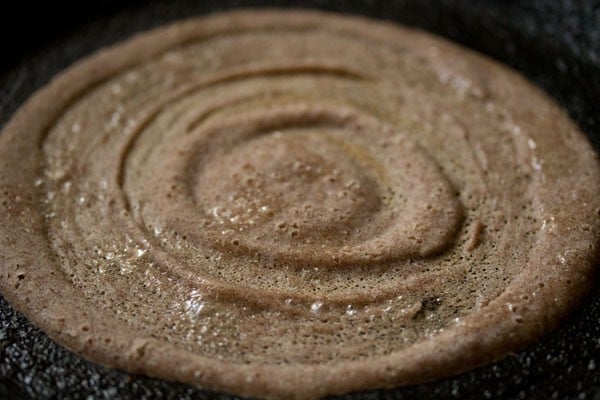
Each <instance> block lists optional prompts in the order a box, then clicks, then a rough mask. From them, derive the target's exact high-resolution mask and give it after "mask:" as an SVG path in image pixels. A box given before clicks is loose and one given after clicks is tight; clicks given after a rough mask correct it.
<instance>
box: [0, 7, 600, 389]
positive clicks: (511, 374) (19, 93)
mask: <svg viewBox="0 0 600 400" xmlns="http://www.w3.org/2000/svg"><path fill="white" fill-rule="evenodd" d="M115 3H116V2H115ZM104 4H106V5H107V6H106V7H105V8H104V9H102V10H98V12H96V13H95V14H94V12H90V11H89V10H84V8H83V7H80V8H81V9H79V10H78V9H77V7H75V8H69V9H67V8H64V9H63V11H64V12H65V13H66V11H65V10H68V13H67V14H68V15H67V14H61V13H60V12H58V13H57V11H56V10H53V11H52V12H53V13H57V15H58V16H57V18H56V21H57V22H61V19H62V20H64V21H65V22H66V21H71V18H78V16H79V17H80V18H81V20H82V21H88V22H82V23H79V24H77V23H72V22H71V23H70V24H71V25H69V24H63V26H62V28H54V31H52V29H51V25H48V26H46V25H44V24H43V23H42V24H41V26H40V27H39V28H46V29H50V32H49V33H48V35H47V37H48V38H50V40H47V41H46V42H43V41H40V42H39V43H37V44H36V43H33V44H32V42H31V41H29V42H28V41H26V40H25V41H24V46H23V47H22V48H21V49H13V50H9V51H8V54H9V56H10V57H12V58H10V59H11V60H14V62H9V63H8V66H7V67H6V70H5V73H4V74H3V75H2V76H1V77H0V90H1V92H0V110H1V111H0V124H2V125H3V124H4V123H6V121H7V119H8V118H9V117H10V115H11V114H12V113H13V112H14V111H15V110H16V109H17V107H18V106H19V105H20V104H21V103H22V102H23V101H24V100H25V99H26V98H27V97H28V96H29V95H30V94H31V93H32V92H33V91H34V90H35V89H37V88H38V87H39V86H40V85H42V84H43V83H45V82H46V81H47V80H48V79H49V78H50V77H52V76H53V75H54V74H56V73H57V72H59V71H60V70H62V69H63V68H65V67H66V66H68V65H69V64H70V63H72V62H73V61H74V60H77V59H79V58H81V57H83V56H85V55H87V54H89V53H90V52H92V51H94V50H96V49H98V48H100V47H102V46H105V45H108V44H111V43H114V42H116V41H118V40H121V39H123V38H126V37H128V36H129V35H130V34H132V33H134V32H138V31H142V30H145V29H148V28H151V27H154V26H157V25H160V24H163V23H166V22H169V21H172V20H175V19H178V18H182V17H186V16H191V15H199V14H206V13H209V12H213V11H220V10H224V9H228V8H231V7H237V6H263V5H270V6H290V5H291V6H296V7H305V6H311V7H318V8H321V9H327V10H335V11H341V12H349V13H355V14H362V15H368V16H373V17H376V18H385V19H391V20H394V21H397V22H401V23H405V24H409V25H413V26H418V27H421V28H424V29H427V30H430V31H433V32H436V33H438V34H441V35H444V36H446V37H449V38H451V39H453V40H455V41H457V42H460V43H463V44H465V45H466V46H469V47H472V48H475V49H477V50H479V51H481V52H483V53H486V54H488V55H491V56H492V57H495V58H497V59H499V60H500V61H503V62H505V63H507V64H509V65H511V66H513V67H515V68H517V69H519V70H521V71H522V72H524V73H525V74H526V75H527V76H529V77H530V78H531V79H532V80H533V81H535V82H537V83H538V84H539V85H540V86H542V87H543V88H544V89H546V90H547V91H548V92H549V93H550V94H551V95H553V96H554V97H555V98H556V99H557V100H558V101H559V102H560V103H561V104H562V105H563V106H564V107H565V108H566V109H567V110H568V111H569V113H570V114H571V116H572V117H573V118H574V119H575V121H576V122H578V123H579V124H580V126H581V128H582V129H583V130H584V132H585V133H586V134H587V135H588V136H589V137H590V139H591V140H592V142H593V143H594V145H595V146H596V149H598V148H599V142H600V114H598V113H597V112H595V109H594V106H595V102H594V101H593V100H594V99H595V98H597V97H598V96H599V95H600V74H599V72H600V28H599V26H600V8H599V7H598V4H594V3H593V2H589V3H587V4H588V5H587V6H581V5H578V4H577V3H575V2H573V3H570V2H534V1H520V2H519V1H515V2H510V3H506V4H503V5H501V4H500V3H499V2H488V1H483V2H479V3H478V5H477V6H472V5H471V4H468V2H466V1H465V2H463V1H444V2H433V1H421V2H409V1H394V2H383V1H382V2H377V1H369V2H349V1H348V2H346V1H321V2H318V1H315V2H308V1H302V2H301V1H296V2H290V1H288V2H264V1H263V2H260V1H255V2H234V1H222V2H204V3H202V4H193V3H192V2H187V1H174V2H166V1H165V2H152V3H148V4H144V5H140V4H137V5H136V4H133V5H132V6H130V7H129V8H128V9H126V10H118V8H119V6H117V5H116V4H112V3H111V2H105V3H104ZM57 7H58V10H59V11H60V7H59V6H57ZM120 7H122V5H121V6H120ZM38 12H39V11H38ZM71 14H72V15H71ZM18 15H19V14H16V15H15V17H17V16H18ZM40 15H41V14H40ZM38 16H39V15H38ZM89 21H91V22H89ZM23 25H24V26H25V27H27V28H30V29H34V28H35V24H29V25H28V23H27V20H26V21H25V23H24V24H23ZM58 25H61V24H56V26H58ZM52 26H53V25H52ZM6 29H7V30H8V33H13V34H14V33H16V32H13V31H11V30H10V29H11V28H10V27H9V28H6ZM40 30H44V29H40ZM44 31H45V30H44ZM37 34H38V35H39V37H41V38H44V37H45V36H46V35H44V34H43V33H42V32H37ZM42 43H43V44H42ZM16 47H18V46H16ZM3 62H4V63H6V62H7V61H6V58H5V59H4V60H3ZM599 317H600V290H598V289H597V288H595V289H593V291H592V293H591V295H590V296H589V297H588V298H587V300H586V301H585V303H584V304H583V306H582V308H581V309H580V310H579V311H578V312H577V313H575V314H574V315H573V316H572V317H571V318H570V319H569V320H567V321H565V322H564V323H563V325H562V327H561V328H560V329H558V330H557V331H555V332H554V333H553V334H551V335H550V336H548V337H547V338H546V339H544V340H542V341H540V342H539V343H538V344H536V345H534V346H531V347H530V348H529V349H527V350H525V351H522V352H520V353H518V354H516V355H514V356H512V357H508V358H506V359H504V360H502V361H500V362H498V363H496V364H494V365H490V366H487V367H484V368H480V369H478V370H476V371H473V372H471V373H468V374H464V375H461V376H458V377H456V378H453V379H446V380H441V381H438V382H434V383H430V384H425V385H418V386H413V387H405V388H401V389H396V390H391V391H389V390H388V391H379V392H371V393H364V394H356V395H350V396H346V398H415V397H418V398H482V397H483V398H486V397H487V398H519V397H520V398H544V399H545V398H592V399H595V398H600V373H599V371H600V369H599V368H600V323H599V321H598V320H599ZM0 351H1V353H0V398H88V396H92V397H93V398H115V397H119V398H156V397H166V398H230V397H229V396H220V395H217V394H214V393H208V392H202V391H199V390H197V389H194V388H190V387H187V386H184V385H180V384H174V383H168V382H163V381H158V380H153V379H150V378H146V377H140V376H132V375H129V374H125V373H121V372H118V371H114V370H109V369H106V368H103V367H100V366H97V365H93V364H91V363H89V362H87V361H85V360H83V359H82V358H80V357H78V356H76V355H74V354H72V353H71V352H69V351H67V350H65V349H63V348H61V347H60V346H58V345H56V344H54V342H52V341H51V340H50V339H49V338H48V337H47V336H46V335H44V334H43V333H41V332H40V331H39V330H37V329H36V328H35V327H33V326H32V325H31V324H30V323H29V322H27V320H26V319H25V318H24V317H23V316H21V315H20V314H19V313H17V312H16V311H14V310H13V309H12V308H11V307H10V305H8V304H7V303H6V302H5V301H4V300H3V299H2V300H1V301H0Z"/></svg>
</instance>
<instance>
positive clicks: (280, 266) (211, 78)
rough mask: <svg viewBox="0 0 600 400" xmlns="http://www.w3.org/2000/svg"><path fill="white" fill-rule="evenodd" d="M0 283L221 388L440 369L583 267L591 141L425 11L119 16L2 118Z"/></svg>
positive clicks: (288, 387) (476, 348)
mask: <svg viewBox="0 0 600 400" xmlns="http://www.w3.org/2000/svg"><path fill="white" fill-rule="evenodd" d="M0 189H1V190H0V198H1V200H2V202H1V205H2V212H0V249H1V252H0V272H1V274H2V279H1V281H0V288H1V290H2V293H3V294H4V295H5V296H6V297H7V298H8V299H9V300H10V301H11V303H12V304H13V305H14V306H15V307H17V308H18V309H19V310H21V311H22V312H23V313H25V314H26V315H27V316H28V317H29V318H30V319H31V320H32V321H33V322H34V323H36V324H37V325H38V326H40V327H41V328H42V329H44V330H45V331H46V332H47V333H49V334H50V335H51V336H52V337H53V338H55V339H56V340H57V341H58V342H60V343H62V344H64V345H66V346H67V347H69V348H71V349H73V350H75V351H77V352H79V353H81V354H83V355H84V356H86V357H88V358H89V359H91V360H93V361H96V362H99V363H102V364H105V365H109V366H112V367H115V368H119V369H124V370H127V371H131V372H136V373H144V374H147V375H150V376H155V377H160V378H164V379H169V380H177V381H181V382H186V383H191V384H194V385H197V386H199V387H203V388H209V389H213V390H218V391H222V392H228V393H233V394H237V395H245V396H256V397H264V398H286V399H287V398H298V399H309V398H318V397H322V396H325V395H328V394H341V393H348V392H352V391H359V390H367V389H374V388H384V387H394V386H399V385H404V384H414V383H419V382H424V381H428V380H433V379H437V378H441V377H444V376H448V375H453V374H457V373H459V372H462V371H466V370H469V369H472V368H475V367H477V366H479V365H483V364H485V363H489V362H492V361H494V360H496V359H499V358H501V357H503V356H506V355H507V354H510V353H511V352H513V351H515V350H517V349H519V348H521V347H522V346H524V345H526V344H527V343H530V342H531V341H533V340H535V339H536V338H538V337H539V336H540V335H542V334H543V333H545V332H547V331H548V330H549V329H551V328H552V327H554V326H555V325H556V324H557V323H558V322H559V321H560V319H561V318H563V317H564V316H565V315H566V314H567V312H568V311H569V310H571V309H573V307H574V306H576V304H577V303H578V301H579V300H580V299H581V298H582V296H583V295H584V294H585V292H586V290H587V289H588V288H589V286H590V285H591V276H592V273H593V266H594V262H595V261H596V260H597V255H598V250H597V249H598V244H599V236H600V218H599V216H600V201H599V200H598V195H599V194H600V167H599V163H598V157H597V155H596V154H595V153H594V151H593V149H592V148H591V146H590V144H589V143H588V142H587V140H586V138H585V137H584V136H583V134H582V133H581V132H580V131H579V130H578V128H577V127H576V126H575V125H574V124H573V123H572V122H571V121H570V120H569V118H568V117H567V116H566V115H565V113H564V112H563V111H562V110H561V109H560V107H559V106H557V105H556V104H555V103H554V102H553V101H552V100H550V99H549V98H548V96H547V95H545V94H544V93H543V92H541V91H540V90H539V89H537V88H535V87H534V86H532V85H531V84H530V83H528V82H527V81H525V80H524V79H523V78H522V77H521V76H519V75H518V74H517V73H515V72H513V71H510V70H508V69H507V68H506V67H503V66H501V65H499V64H497V63H496V62H494V61H491V60H489V59H486V58H484V57H483V56H481V55H478V54H475V53H473V52H471V51H469V50H466V49H463V48H460V47H458V46H456V45H453V44H450V43H448V42H446V41H444V40H442V39H439V38H436V37H433V36H431V35H428V34H425V33H423V32H419V31H415V30H412V29H408V28H402V27H398V26H395V25H391V24H388V23H383V22H375V21H369V20H367V19H362V18H357V17H348V16H339V15H334V14H326V13H319V12H309V11H302V12H300V11H256V10H255V11H236V12H229V13H225V14H221V15H215V16H210V17H205V18H198V19H192V20H188V21H182V22H177V23H175V24H173V25H171V26H168V27H165V28H159V29H157V30H154V31H150V32H147V33H143V34H140V35H139V36H136V37H134V38H132V39H129V40H128V41H126V42H125V43H123V44H119V45H116V46H113V47H111V48H108V49H105V50H101V51H99V52H98V53H97V54H94V55H92V56H91V57H89V58H87V59H85V60H83V61H81V62H79V63H78V64H76V65H74V66H73V67H71V68H69V69H68V70H67V71H65V72H63V73H62V74H61V75H59V76H58V77H56V78H55V79H54V80H53V81H52V82H50V83H49V84H48V85H47V86H46V87H44V88H42V89H41V90H39V91H38V92H37V93H36V94H35V95H34V96H33V97H32V98H31V99H30V100H29V101H28V102H27V103H26V104H24V105H23V107H22V108H21V109H20V110H19V111H18V112H17V113H16V115H15V116H14V117H13V118H12V120H11V121H10V122H9V124H8V125H7V126H6V127H5V129H4V130H3V132H2V133H1V134H0Z"/></svg>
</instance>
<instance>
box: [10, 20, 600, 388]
mask: <svg viewBox="0 0 600 400" xmlns="http://www.w3.org/2000/svg"><path fill="white" fill-rule="evenodd" d="M320 24H327V25H328V27H329V28H330V29H339V30H341V31H345V30H348V31H352V32H354V33H357V32H358V33H360V34H361V35H365V36H367V37H370V38H375V39H377V40H381V41H385V42H398V41H400V42H402V43H403V45H405V46H407V47H410V49H411V51H414V52H415V53H421V54H422V55H423V56H424V57H427V55H426V54H425V51H424V50H423V49H425V48H427V46H428V45H430V44H435V45H436V46H438V47H439V48H440V49H441V50H442V51H444V52H447V53H448V54H450V55H453V54H459V53H460V55H463V54H466V56H467V57H468V58H469V61H470V62H472V63H475V64H480V65H485V68H486V69H487V70H489V71H491V74H492V75H494V76H497V79H491V82H492V85H491V91H492V92H493V93H494V95H495V96H496V97H497V98H498V99H499V100H500V101H501V102H502V103H503V104H507V105H510V104H514V103H515V102H517V100H520V99H521V98H522V97H523V96H528V97H530V98H531V99H532V101H530V102H529V104H530V105H531V107H528V106H526V107H524V108H523V109H521V110H511V111H514V112H515V113H516V114H517V115H519V116H520V117H522V118H530V119H534V120H536V123H537V124H538V126H539V128H540V129H548V130H549V131H550V130H554V129H556V128H557V127H561V126H567V127H570V126H571V122H570V121H569V120H568V119H567V117H566V116H565V115H564V113H563V112H562V111H561V110H559V108H558V107H557V106H556V105H554V104H552V103H551V102H549V101H548V99H547V97H546V96H545V95H544V94H543V93H541V91H539V90H538V89H536V88H533V87H532V86H531V85H530V84H529V83H527V82H526V81H525V80H524V79H523V78H521V77H520V76H519V75H517V74H516V73H514V72H512V71H509V70H507V69H505V68H503V67H501V66H499V65H497V64H495V63H493V62H491V61H489V60H487V59H485V58H483V57H481V56H479V55H477V54H474V53H471V52H465V50H464V49H460V48H458V47H457V46H455V45H452V44H450V43H447V42H444V41H440V39H437V38H433V37H431V36H429V35H426V34H423V33H419V32H416V31H413V30H409V29H405V28H400V27H397V26H394V25H391V24H387V23H382V22H372V21H369V20H366V19H363V18H357V17H340V16H335V15H330V14H325V13H320V12H307V11H260V12H259V11H236V12H229V13H225V14H222V15H218V16H211V17H207V18H198V19H192V20H189V21H185V22H180V23H177V24H175V25H172V26H169V27H166V28H159V29H156V30H153V31H151V32H148V33H143V34H141V35H138V36H136V37H134V38H132V39H130V40H128V41H127V42H125V43H123V44H119V45H116V46H113V47H111V48H108V49H105V50H101V51H99V52H98V53H96V54H94V55H93V56H91V57H88V58H86V59H85V60H83V61H81V62H79V63H77V64H75V65H74V66H72V67H71V68H69V69H67V70H66V71H65V72H63V73H61V74H60V75H59V76H57V77H56V78H55V79H54V80H52V82H50V83H49V84H48V85H46V86H45V87H44V88H42V89H41V90H39V91H38V92H37V93H36V94H35V95H34V96H33V97H32V98H31V99H29V100H28V101H27V103H26V104H25V105H23V107H22V108H21V109H20V110H19V111H18V112H17V114H16V115H15V116H14V117H13V118H12V120H11V121H10V122H9V124H8V125H7V126H6V127H5V129H4V131H3V132H2V135H0V188H1V191H0V197H2V200H3V201H4V202H5V203H4V204H5V205H4V206H3V210H2V212H1V213H0V249H2V254H1V255H0V273H1V276H2V279H1V280H0V288H1V290H2V293H3V294H4V295H5V296H6V297H7V298H8V300H9V301H10V302H11V303H12V304H13V305H14V306H15V307H16V308H17V309H18V310H20V311H21V312H23V313H24V314H25V315H27V316H28V317H29V318H30V319H31V320H32V321H33V322H34V323H35V324H36V325H38V326H40V327H41V328H42V329H44V330H45V331H46V332H48V333H49V334H50V336H51V337H53V338H54V339H55V340H57V341H58V342H60V343H62V344H64V345H66V346H67V347H69V348H70V349H72V350H74V351H76V352H78V353H80V354H82V355H84V356H85V357H87V358H89V359H90V360H93V361H95V362H99V363H102V364H105V365H108V366H111V367H115V368H119V369H123V370H127V371H130V372H136V373H144V374H147V375H150V376H154V377H160V378H164V379H169V380H176V381H181V382H186V383H190V384H194V385H197V386H200V387H205V388H210V389H213V390H218V391H225V392H232V393H236V394H239V395H247V396H259V397H267V398H299V399H300V398H301V399H304V398H316V397H321V396H324V395H327V394H340V393H347V392H351V391H359V390H367V389H374V388H383V387H393V386H398V385H403V384H412V383H418V382H424V381H428V380H432V379H436V378H440V377H443V376H448V375H454V374H457V373H460V372H463V371H466V370H469V369H472V368H474V367H476V366H479V365H482V364H485V363H488V362H491V361H493V360H496V359H498V358H500V357H503V356H505V355H506V354H507V353H508V352H509V351H511V350H515V349H517V348H520V347H522V346H524V345H525V344H527V343H530V342H531V341H532V340H534V339H536V338H538V337H539V336H540V335H541V334H543V333H545V332H547V331H548V330H549V329H551V328H553V327H554V326H555V325H556V324H557V323H558V322H559V320H560V319H561V318H563V317H564V316H565V315H566V314H567V313H568V312H569V311H570V310H571V309H573V307H575V306H576V305H577V303H578V302H579V301H580V300H581V298H582V296H583V295H584V293H585V292H586V290H587V289H588V288H589V286H590V282H591V281H590V279H591V275H592V272H593V266H594V264H593V263H594V262H595V258H596V256H597V252H596V251H589V252H588V253H587V254H581V255H580V256H579V257H577V258H576V259H574V260H572V261H571V262H570V264H568V265H561V266H560V267H559V265H558V262H557V261H556V259H554V258H553V257H552V256H550V254H556V251H555V250H556V249H564V248H569V247H570V246H571V245H572V244H573V243H576V242H577V241H580V240H584V239H586V240H588V241H589V240H593V241H594V243H595V244H598V238H597V233H598V229H599V225H600V223H599V219H600V218H599V214H598V210H599V207H600V204H599V202H598V194H599V193H600V172H599V171H600V168H599V166H598V161H597V157H596V156H593V155H592V151H591V147H590V145H589V144H588V143H587V141H586V140H585V139H584V137H583V136H582V135H581V137H580V138H579V139H577V141H576V142H572V146H573V147H575V150H577V151H578V152H579V153H580V154H581V159H580V163H579V164H578V165H577V166H576V167H574V168H571V169H569V170H565V171H564V175H563V176H562V177H561V179H567V180H569V179H570V180H574V181H576V182H578V184H577V190H578V198H577V199H573V198H571V197H569V196H562V195H561V194H560V193H554V192H553V191H552V190H551V188H550V189H548V190H547V192H546V193H545V194H546V195H547V196H549V197H547V198H549V199H550V202H551V203H553V204H556V205H557V206H559V207H561V208H562V209H571V210H574V212H573V213H571V214H570V215H569V216H568V217H565V218H566V219H565V221H566V222H568V226H571V227H575V226H579V225H581V224H583V223H586V224H592V225H593V226H592V229H591V230H590V231H588V232H587V233H584V232H581V231H577V232H575V231H574V230H571V229H569V228H568V226H565V225H559V232H558V233H557V235H556V236H555V237H554V238H553V241H552V242H551V243H547V245H546V246H545V248H544V246H541V247H540V248H539V249H537V251H536V253H535V254H533V256H532V258H531V261H530V263H529V265H527V266H526V267H524V272H523V273H522V274H520V275H519V276H517V277H516V278H515V280H514V281H513V283H512V284H511V285H510V286H509V287H508V289H507V290H506V291H505V292H504V293H502V295H501V296H499V297H498V298H497V299H495V300H494V301H492V302H491V303H490V304H489V305H487V306H486V307H484V308H482V309H481V310H480V311H478V312H477V313H474V314H472V315H470V316H469V317H468V318H466V319H465V320H464V324H461V325H458V326H456V327H454V328H452V329H449V330H446V331H444V332H442V333H441V334H440V335H439V336H437V337H436V338H435V340H427V341H423V342H419V343H417V344H415V345H413V346H411V347H409V348H407V349H405V350H402V351H399V352H396V353H393V354H391V355H388V356H380V357H377V358H372V359H368V360H363V361H353V362H342V363H339V364H336V365H326V366H324V365H263V366H254V365H232V364H228V363H224V362H219V361H217V360H214V359H209V358H205V357H202V356H199V355H195V354H191V353H189V352H187V351H184V350H181V349H179V348H177V347H176V346H174V345H170V344H168V343H163V342H161V341H157V340H155V339H152V338H150V337H144V336H143V335H142V334H141V333H139V332H136V331H134V330H133V329H131V328H129V327H128V326H124V325H123V324H122V322H120V321H118V320H116V319H115V318H113V317H111V316H109V315H102V314H98V313H96V312H95V311H94V307H93V305H92V304H88V302H87V301H86V300H85V299H84V298H83V297H81V295H80V294H79V293H78V292H77V290H76V289H75V288H74V287H73V286H72V285H71V283H70V281H69V280H68V279H67V278H66V277H65V276H63V275H61V273H59V272H58V271H60V269H59V268H53V265H56V264H57V263H59V262H60V261H59V260H58V259H56V256H55V255H54V253H53V251H52V250H51V247H50V245H49V243H48V239H47V236H46V234H45V225H44V219H43V217H42V216H41V215H40V212H39V208H38V207H37V205H38V201H39V199H38V196H39V193H38V192H37V188H36V187H35V185H34V181H35V178H36V176H38V174H39V172H40V166H41V162H42V158H41V150H40V148H39V146H37V144H38V143H40V141H41V139H42V137H43V136H44V133H45V131H46V129H47V128H48V127H49V126H50V125H51V124H52V123H53V120H54V118H55V117H56V116H57V115H60V113H61V111H62V110H63V109H64V108H65V107H66V106H67V105H68V104H70V102H71V101H72V100H73V99H74V98H77V96H78V95H79V94H80V93H82V92H83V91H84V90H85V89H87V88H89V87H90V86H93V85H95V84H98V83H99V82H102V81H103V80H104V79H106V78H107V77H109V76H111V75H113V74H115V73H116V72H118V71H121V70H123V69H125V68H127V67H129V66H132V65H135V64H137V63H142V62H144V61H145V60H148V59H150V58H151V57H154V56H156V55H157V54H160V53H161V52H163V51H165V50H166V49H168V48H170V47H172V46H175V45H178V44H181V43H184V42H187V41H191V40H195V39H198V38H201V37H208V36H212V35H215V34H218V33H221V32H224V31H228V30H231V29H242V28H252V27H262V26H286V27H289V26H318V25H320ZM505 83H507V84H505ZM517 103H521V104H522V102H521V101H519V102H517ZM540 104H541V110H540V109H536V108H534V107H539V105H540ZM550 116H551V118H550ZM557 135H560V133H557ZM584 172H585V174H584ZM17 195H18V196H20V197H21V199H22V201H21V202H20V203H18V204H16V203H15V204H12V201H13V199H14V196H17ZM590 237H591V239H590ZM533 291H536V292H537V293H539V295H537V296H535V297H531V296H530V297H529V298H528V299H527V300H524V299H523V298H522V294H523V293H531V292H533ZM508 303H511V304H513V309H512V310H511V309H509V308H508V307H507V306H506V305H507V304H508ZM514 308H518V309H519V315H520V316H521V319H515V318H514V315H513V310H514ZM83 326H86V327H87V329H85V330H82V329H81V327H83ZM105 338H111V341H110V342H106V341H105ZM132 349H134V350H133V351H132Z"/></svg>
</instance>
